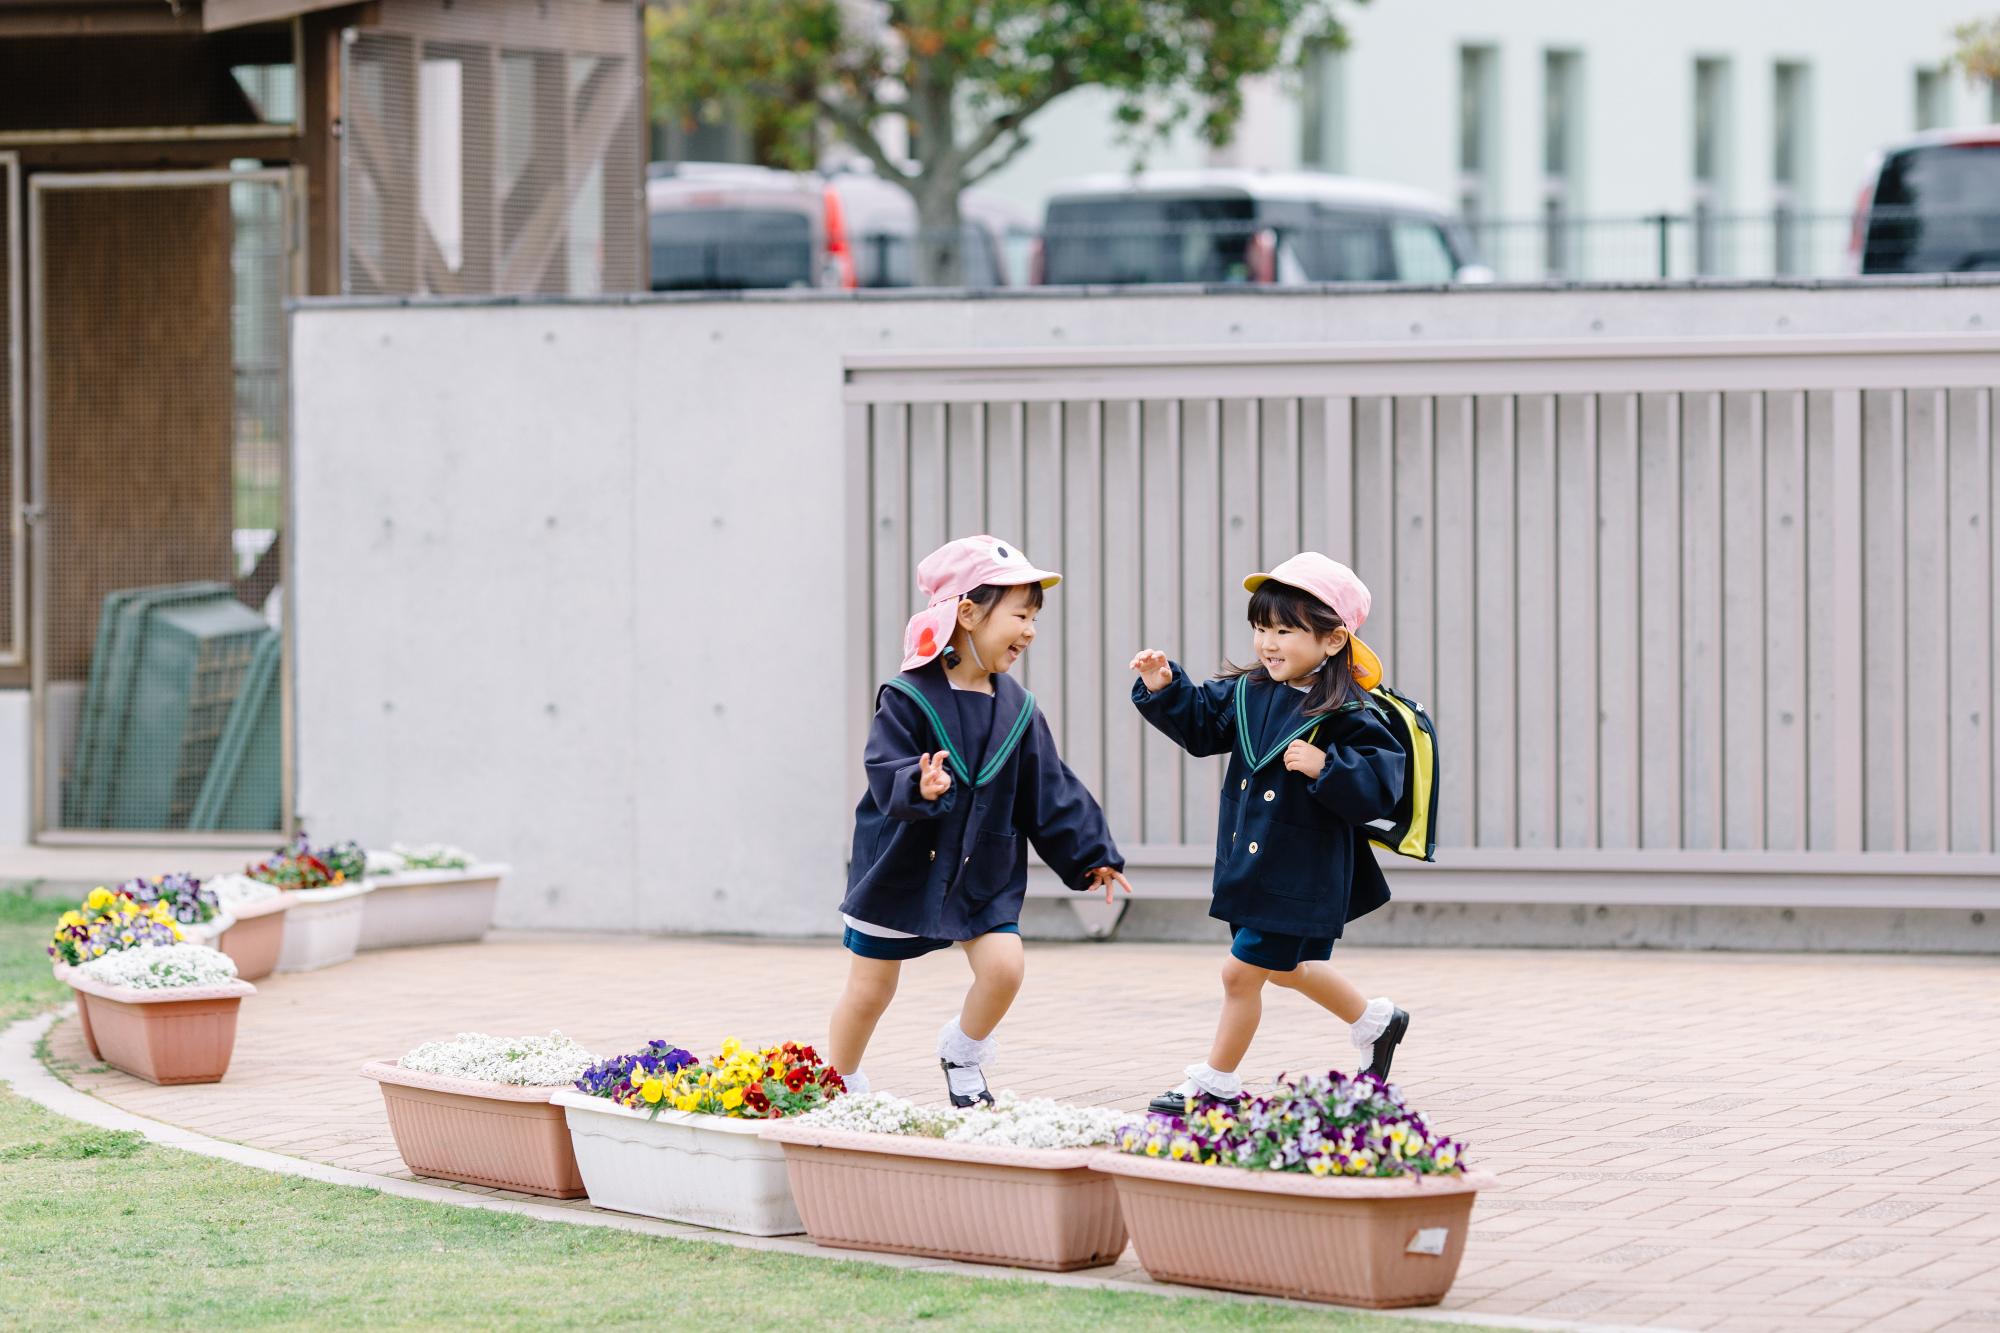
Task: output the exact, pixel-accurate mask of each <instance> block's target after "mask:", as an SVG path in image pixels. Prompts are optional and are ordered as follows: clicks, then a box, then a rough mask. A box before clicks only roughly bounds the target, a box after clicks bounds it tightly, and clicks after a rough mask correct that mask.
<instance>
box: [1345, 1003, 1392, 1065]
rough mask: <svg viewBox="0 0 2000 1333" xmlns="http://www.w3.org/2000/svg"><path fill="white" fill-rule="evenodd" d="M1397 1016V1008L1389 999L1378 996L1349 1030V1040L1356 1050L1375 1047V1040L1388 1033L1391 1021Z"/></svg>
mask: <svg viewBox="0 0 2000 1333" xmlns="http://www.w3.org/2000/svg"><path fill="white" fill-rule="evenodd" d="M1395 1014H1396V1006H1395V1005H1394V1004H1393V1003H1392V1002H1390V1001H1389V1000H1388V999H1386V998H1384V997H1382V996H1379V995H1378V996H1377V997H1375V998H1374V999H1372V1000H1370V1001H1369V1002H1368V1008H1367V1009H1366V1010H1364V1011H1363V1012H1362V1015H1361V1017H1359V1018H1357V1019H1355V1020H1354V1023H1353V1026H1352V1027H1350V1028H1349V1029H1348V1039H1349V1040H1350V1041H1352V1042H1353V1043H1354V1049H1355V1050H1357V1051H1365V1050H1367V1049H1368V1048H1369V1047H1371V1046H1373V1045H1374V1044H1375V1039H1376V1038H1378V1037H1380V1036H1381V1035H1382V1034H1383V1033H1384V1032H1386V1031H1388V1028H1389V1020H1390V1019H1391V1018H1393V1017H1395Z"/></svg>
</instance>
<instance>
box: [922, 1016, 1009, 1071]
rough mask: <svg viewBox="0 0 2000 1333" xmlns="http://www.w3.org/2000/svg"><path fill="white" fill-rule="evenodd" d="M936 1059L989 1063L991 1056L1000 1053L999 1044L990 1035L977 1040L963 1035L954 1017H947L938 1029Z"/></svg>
mask: <svg viewBox="0 0 2000 1333" xmlns="http://www.w3.org/2000/svg"><path fill="white" fill-rule="evenodd" d="M937 1053H938V1059H940V1060H943V1061H945V1062H946V1063H948V1064H954V1065H990V1064H992V1063H993V1057H994V1056H996V1055H998V1054H999V1053H1000V1047H999V1045H998V1044H997V1043H996V1042H995V1041H994V1040H993V1038H991V1037H986V1038H982V1039H980V1040H978V1041H975V1040H973V1039H972V1038H971V1037H968V1036H966V1035H965V1033H964V1031H963V1030H962V1029H960V1027H959V1026H958V1020H957V1019H956V1018H952V1019H947V1020H946V1021H945V1025H944V1026H943V1027H941V1028H939V1029H938V1040H937Z"/></svg>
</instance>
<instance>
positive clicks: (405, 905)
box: [360, 865, 508, 949]
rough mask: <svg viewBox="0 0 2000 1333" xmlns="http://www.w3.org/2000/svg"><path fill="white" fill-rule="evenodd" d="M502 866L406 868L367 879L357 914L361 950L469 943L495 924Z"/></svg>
mask: <svg viewBox="0 0 2000 1333" xmlns="http://www.w3.org/2000/svg"><path fill="white" fill-rule="evenodd" d="M507 869H508V868H507V867H506V866H504V865H476V866H470V867H467V868H466V869H464V870H409V871H404V872H402V873H401V874H395V875H370V876H369V877H368V886H369V892H368V898H367V904H366V906H365V907H364V908H363V909H362V913H361V941H360V946H361V947H362V948H363V949H400V948H407V947H409V946H411V945H418V944H467V943H474V942H476V941H478V940H481V939H483V938H485V935H486V932H487V931H488V930H490V929H492V927H493V904H494V901H495V900H496V899H497V898H498V897H499V896H500V880H501V877H502V876H504V875H505V874H506V873H507Z"/></svg>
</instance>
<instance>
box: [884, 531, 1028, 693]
mask: <svg viewBox="0 0 2000 1333" xmlns="http://www.w3.org/2000/svg"><path fill="white" fill-rule="evenodd" d="M1061 582H1062V575H1060V574H1056V573H1052V572H1050V571H1049V570H1046V569H1036V568H1035V567H1034V566H1033V565H1031V564H1029V563H1028V557H1027V556H1025V555H1023V554H1022V553H1021V548H1020V547H1018V546H1016V545H1014V544H1013V543H1012V542H1005V541H1001V540H1000V539H999V538H998V537H987V536H979V537H960V538H959V539H958V540H957V541H950V542H946V543H945V544H944V545H943V546H940V547H938V548H937V550H935V551H932V552H931V553H930V554H929V555H927V556H925V557H924V558H923V560H922V562H920V563H919V564H918V565H917V591H918V592H920V593H922V594H923V597H924V603H925V605H924V609H923V610H921V611H919V612H917V614H915V615H914V616H911V617H910V623H909V624H907V625H905V626H904V627H903V666H902V669H903V670H904V671H909V670H912V669H914V668H916V667H920V666H922V665H923V664H924V663H926V662H928V661H930V660H931V659H932V658H934V657H936V656H937V655H938V654H939V653H941V652H943V651H944V650H945V648H946V647H947V646H948V645H949V644H950V643H951V636H952V633H953V631H955V630H956V629H957V628H958V604H959V603H960V602H961V601H963V600H965V594H967V593H969V592H971V591H972V590H973V589H974V588H983V587H985V586H986V585H987V584H989V583H991V584H994V585H995V586H997V587H1002V588H1012V587H1016V586H1018V585H1020V584H1024V583H1039V584H1041V585H1042V587H1043V588H1053V587H1055V586H1056V585H1057V584H1058V583H1061Z"/></svg>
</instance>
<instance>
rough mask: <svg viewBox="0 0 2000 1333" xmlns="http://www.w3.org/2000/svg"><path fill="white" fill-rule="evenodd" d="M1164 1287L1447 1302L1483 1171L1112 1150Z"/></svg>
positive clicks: (1125, 1201) (1111, 1171)
mask: <svg viewBox="0 0 2000 1333" xmlns="http://www.w3.org/2000/svg"><path fill="white" fill-rule="evenodd" d="M1093 1166H1094V1167H1095V1168H1096V1169H1097V1170H1099V1171H1102V1172H1105V1173H1106V1174H1108V1175H1110V1176H1111V1177H1112V1178H1113V1179H1115V1180H1116V1181H1117V1183H1118V1199H1119V1202H1120V1204H1121V1205H1122V1206H1123V1208H1124V1210H1125V1225H1126V1226H1128V1227H1130V1228H1131V1231H1132V1244H1133V1247H1134V1248H1136V1249H1137V1250H1138V1252H1139V1262H1140V1263H1142V1264H1144V1265H1145V1268H1146V1271H1147V1272H1148V1273H1150V1274H1151V1275H1152V1276H1153V1277H1154V1278H1155V1279H1156V1280H1158V1281H1161V1282H1179V1283H1183V1284H1185V1285H1187V1286H1193V1287H1216V1288H1220V1289H1222V1290H1224V1291H1247V1292H1255V1293H1256V1294H1258V1295H1262V1296H1289V1297H1292V1298H1294V1299H1301V1300H1308V1301H1329V1302H1333V1303H1336V1304H1340V1305H1358V1306H1364V1307H1367V1308H1369V1309H1376V1310H1387V1309H1396V1308H1401V1307H1405V1306H1412V1305H1436V1304H1437V1303H1438V1302H1439V1301H1441V1300H1443V1299H1444V1297H1445V1293H1446V1292H1448V1291H1450V1290H1451V1284H1452V1280H1453V1279H1454V1278H1456V1277H1457V1276H1458V1264H1459V1260H1460V1259H1462V1258H1463V1257H1464V1255H1465V1238H1466V1231H1467V1229H1468V1227H1469V1225H1470V1223H1471V1220H1472V1203H1473V1199H1474V1197H1475V1196H1476V1195H1477V1194H1478V1192H1479V1190H1481V1189H1482V1188H1485V1187H1487V1186H1490V1185H1491V1184H1492V1183H1493V1178H1492V1177H1491V1176H1489V1175H1485V1174H1482V1173H1478V1172H1467V1173H1465V1174H1464V1175H1457V1176H1422V1177H1414V1178H1406V1179H1395V1180H1376V1179H1368V1178H1358V1177H1347V1176H1323V1177H1321V1176H1312V1175H1307V1174H1302V1173H1297V1172H1290V1171H1248V1170H1243V1169H1241V1168H1237V1167H1229V1166H1198V1165H1194V1164H1192V1163H1188V1162H1171V1161H1165V1160H1162V1159H1160V1158H1153V1157H1135V1156H1131V1155H1128V1154H1125V1153H1117V1152H1102V1153H1099V1154H1098V1155H1097V1157H1096V1159H1095V1160H1094V1162H1093Z"/></svg>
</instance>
